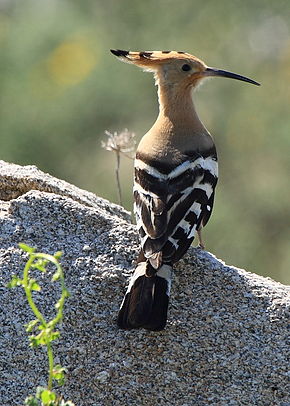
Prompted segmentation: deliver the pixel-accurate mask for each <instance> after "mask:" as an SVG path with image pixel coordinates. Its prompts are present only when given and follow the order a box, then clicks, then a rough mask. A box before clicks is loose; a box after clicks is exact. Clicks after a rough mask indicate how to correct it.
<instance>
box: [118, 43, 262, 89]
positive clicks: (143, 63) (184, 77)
mask: <svg viewBox="0 0 290 406" xmlns="http://www.w3.org/2000/svg"><path fill="white" fill-rule="evenodd" d="M111 52H112V53H113V54H114V55H115V56H117V57H118V58H119V59H120V60H122V61H123V62H127V63H131V64H133V65H136V66H139V67H140V68H142V69H144V70H147V71H150V72H154V74H155V77H156V79H157V83H158V84H162V85H165V86H166V85H167V86H170V87H172V86H176V85H177V86H178V87H179V88H183V89H186V88H192V87H196V86H197V85H198V84H199V83H200V81H201V80H202V79H204V78H207V77H210V76H220V77H226V78H231V79H237V80H242V81H244V82H248V83H252V84H254V85H258V86H259V83H257V82H255V81H254V80H252V79H249V78H247V77H245V76H241V75H237V74H236V73H232V72H228V71H225V70H221V69H215V68H211V67H209V66H207V65H206V64H205V63H204V62H203V61H202V60H200V59H198V58H197V57H196V56H193V55H191V54H188V53H186V52H176V51H144V52H129V51H122V50H119V49H117V50H113V49H111Z"/></svg>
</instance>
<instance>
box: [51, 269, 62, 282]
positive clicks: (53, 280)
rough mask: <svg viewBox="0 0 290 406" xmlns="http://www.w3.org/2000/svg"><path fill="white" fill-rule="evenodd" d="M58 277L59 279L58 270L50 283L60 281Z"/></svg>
mask: <svg viewBox="0 0 290 406" xmlns="http://www.w3.org/2000/svg"><path fill="white" fill-rule="evenodd" d="M60 277H61V273H60V270H59V269H58V270H57V271H56V272H55V273H54V274H53V275H52V278H51V281H52V282H55V281H58V280H59V279H60Z"/></svg>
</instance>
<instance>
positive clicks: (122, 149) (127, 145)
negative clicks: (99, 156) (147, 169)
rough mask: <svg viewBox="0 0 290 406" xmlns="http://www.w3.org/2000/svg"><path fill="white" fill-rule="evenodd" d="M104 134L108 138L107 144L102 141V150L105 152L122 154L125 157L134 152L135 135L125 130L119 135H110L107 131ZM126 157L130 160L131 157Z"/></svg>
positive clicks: (115, 133)
mask: <svg viewBox="0 0 290 406" xmlns="http://www.w3.org/2000/svg"><path fill="white" fill-rule="evenodd" d="M105 134H106V135H107V136H108V140H107V142H105V141H102V148H104V149H106V150H107V151H115V152H117V153H122V154H124V155H126V156H128V155H127V154H128V153H131V152H135V146H136V140H135V133H133V132H130V131H128V130H127V128H125V130H123V131H121V132H120V133H117V131H115V132H114V133H113V134H112V133H110V132H109V131H105ZM132 155H133V154H132ZM128 157H130V158H132V156H128Z"/></svg>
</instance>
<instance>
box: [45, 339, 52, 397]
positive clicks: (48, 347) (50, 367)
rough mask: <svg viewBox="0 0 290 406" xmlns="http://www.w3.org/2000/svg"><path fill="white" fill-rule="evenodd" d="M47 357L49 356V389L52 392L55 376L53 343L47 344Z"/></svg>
mask: <svg viewBox="0 0 290 406" xmlns="http://www.w3.org/2000/svg"><path fill="white" fill-rule="evenodd" d="M46 345H47V356H48V384H47V388H48V389H49V390H52V376H53V363H54V360H53V352H52V348H51V343H50V342H49V343H47V344H46Z"/></svg>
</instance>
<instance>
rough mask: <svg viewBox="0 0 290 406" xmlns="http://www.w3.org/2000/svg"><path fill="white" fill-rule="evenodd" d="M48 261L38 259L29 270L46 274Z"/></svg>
mask: <svg viewBox="0 0 290 406" xmlns="http://www.w3.org/2000/svg"><path fill="white" fill-rule="evenodd" d="M48 262H49V261H48V260H46V259H42V258H38V259H37V260H36V261H35V262H34V263H33V264H32V265H31V268H34V269H38V270H39V271H40V272H46V266H47V264H48Z"/></svg>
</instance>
